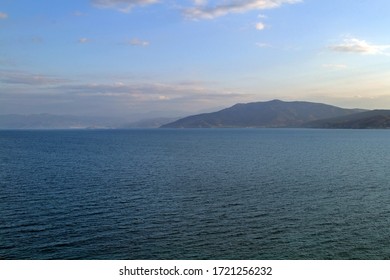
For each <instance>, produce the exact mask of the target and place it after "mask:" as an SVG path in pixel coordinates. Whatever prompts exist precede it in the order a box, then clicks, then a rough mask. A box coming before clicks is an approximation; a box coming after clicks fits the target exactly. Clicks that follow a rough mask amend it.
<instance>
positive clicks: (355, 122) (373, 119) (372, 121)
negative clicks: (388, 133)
mask: <svg viewBox="0 0 390 280" xmlns="http://www.w3.org/2000/svg"><path fill="white" fill-rule="evenodd" d="M305 127H309V128H390V110H372V111H367V112H362V113H357V114H352V115H347V116H342V117H337V118H331V119H324V120H318V121H313V122H309V123H307V124H305Z"/></svg>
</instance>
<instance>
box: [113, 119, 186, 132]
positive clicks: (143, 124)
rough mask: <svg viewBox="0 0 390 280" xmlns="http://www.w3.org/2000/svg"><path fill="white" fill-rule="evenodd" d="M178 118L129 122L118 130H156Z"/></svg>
mask: <svg viewBox="0 0 390 280" xmlns="http://www.w3.org/2000/svg"><path fill="white" fill-rule="evenodd" d="M178 119H179V118H153V119H145V120H139V121H136V122H131V123H128V124H125V125H122V126H121V127H120V128H123V129H128V128H158V127H160V126H162V125H165V124H167V123H171V122H173V121H176V120H178Z"/></svg>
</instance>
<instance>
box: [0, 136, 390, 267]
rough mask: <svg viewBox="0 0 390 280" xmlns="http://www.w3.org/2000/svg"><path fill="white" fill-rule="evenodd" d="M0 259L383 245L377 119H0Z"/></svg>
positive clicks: (279, 252)
mask: <svg viewBox="0 0 390 280" xmlns="http://www.w3.org/2000/svg"><path fill="white" fill-rule="evenodd" d="M0 259H390V131H387V130H291V129H290V130H289V129H241V130H240V129H237V130H234V129H232V130H230V129H226V130H225V129H220V130H213V129H205V130H196V129H195V130H128V131H0Z"/></svg>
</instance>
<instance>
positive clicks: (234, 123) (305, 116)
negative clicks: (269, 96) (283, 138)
mask: <svg viewBox="0 0 390 280" xmlns="http://www.w3.org/2000/svg"><path fill="white" fill-rule="evenodd" d="M364 111H365V110H363V109H344V108H340V107H336V106H333V105H328V104H323V103H315V102H308V101H289V102H286V101H282V100H278V99H274V100H271V101H265V102H251V103H238V104H235V105H233V106H231V107H229V108H225V109H222V110H220V111H217V112H212V113H205V114H198V115H193V116H188V117H185V118H182V119H179V120H177V121H175V122H172V123H169V124H166V125H163V126H161V128H212V127H220V128H229V127H231V128H234V127H237V128H239V127H254V128H256V127H257V128H278V127H279V128H283V127H304V124H306V123H309V122H314V121H317V120H321V119H329V118H336V117H342V116H347V115H350V114H355V113H361V112H364Z"/></svg>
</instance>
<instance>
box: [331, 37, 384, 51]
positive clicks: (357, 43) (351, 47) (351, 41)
mask: <svg viewBox="0 0 390 280" xmlns="http://www.w3.org/2000/svg"><path fill="white" fill-rule="evenodd" d="M389 48H390V45H374V44H371V43H368V42H367V41H365V40H360V39H356V38H346V39H344V40H343V42H342V43H340V44H337V45H332V46H330V47H329V49H331V50H332V51H335V52H346V53H360V54H371V55H380V54H382V55H383V54H385V55H387V54H386V53H385V52H384V51H385V50H386V49H389Z"/></svg>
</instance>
